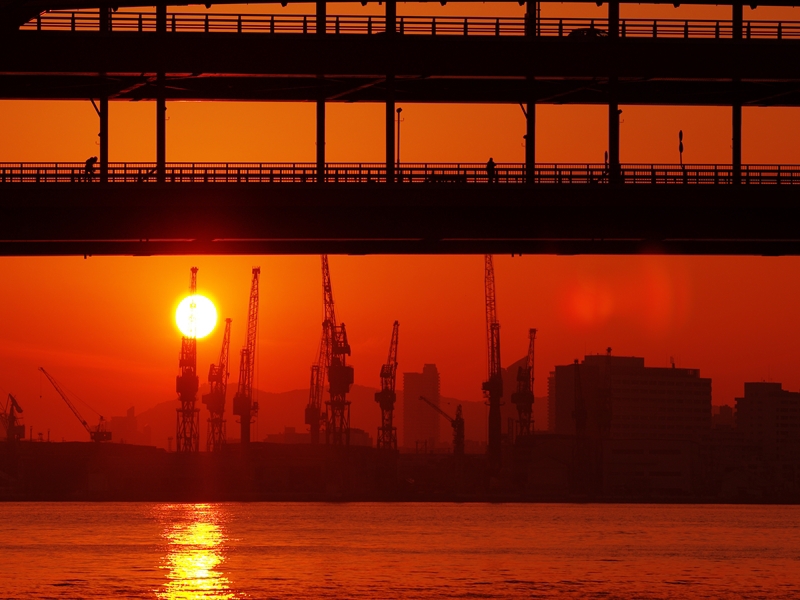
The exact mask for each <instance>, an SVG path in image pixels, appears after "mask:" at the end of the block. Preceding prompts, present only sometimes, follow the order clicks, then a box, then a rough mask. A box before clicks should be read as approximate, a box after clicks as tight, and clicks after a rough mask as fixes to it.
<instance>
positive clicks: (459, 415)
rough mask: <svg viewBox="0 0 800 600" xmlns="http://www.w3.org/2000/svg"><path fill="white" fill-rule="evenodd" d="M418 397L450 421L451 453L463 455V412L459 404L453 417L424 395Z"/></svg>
mask: <svg viewBox="0 0 800 600" xmlns="http://www.w3.org/2000/svg"><path fill="white" fill-rule="evenodd" d="M419 399H420V400H422V401H423V402H425V404H427V405H428V406H430V407H431V408H432V409H433V410H435V411H436V412H438V413H439V414H440V415H442V416H443V417H444V418H445V419H447V420H448V421H449V422H450V426H451V427H452V428H453V454H454V455H455V456H464V414H463V412H462V410H461V405H460V404H459V405H458V407H457V408H456V416H455V418H454V417H451V416H450V415H448V414H447V413H446V412H444V411H443V410H442V409H441V408H439V407H438V406H437V405H436V404H434V403H433V402H431V401H430V400H428V399H427V398H426V397H425V396H420V397H419Z"/></svg>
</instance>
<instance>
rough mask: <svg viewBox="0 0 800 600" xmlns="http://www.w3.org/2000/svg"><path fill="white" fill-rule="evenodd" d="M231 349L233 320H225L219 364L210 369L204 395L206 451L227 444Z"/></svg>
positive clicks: (211, 450)
mask: <svg viewBox="0 0 800 600" xmlns="http://www.w3.org/2000/svg"><path fill="white" fill-rule="evenodd" d="M230 347H231V320H230V319H225V333H223V335H222V350H221V351H220V353H219V360H218V361H217V364H215V365H214V364H212V365H211V366H210V367H209V369H208V385H209V388H210V390H209V392H208V394H205V395H203V404H205V405H206V406H207V407H208V412H209V417H208V437H207V438H206V450H208V451H209V452H217V451H219V450H221V449H222V446H223V445H224V444H225V435H226V432H225V396H226V395H227V393H228V377H229V376H230V372H229V363H228V356H229V354H230Z"/></svg>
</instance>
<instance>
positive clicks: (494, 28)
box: [21, 11, 800, 39]
mask: <svg viewBox="0 0 800 600" xmlns="http://www.w3.org/2000/svg"><path fill="white" fill-rule="evenodd" d="M109 25H110V27H111V30H112V31H123V32H124V31H129V32H130V31H138V32H145V31H151V32H152V31H155V30H156V15H155V13H154V12H130V11H118V12H116V13H113V14H112V15H111V17H110V23H109ZM397 27H398V30H399V33H401V34H408V35H462V36H463V35H483V36H491V35H494V36H521V35H524V34H525V19H524V18H523V17H432V16H402V17H398V20H397ZM533 27H534V30H535V33H536V35H541V36H548V37H568V36H575V37H589V38H593V37H604V36H605V35H606V33H607V29H608V21H607V19H555V18H547V19H540V20H539V21H538V22H537V23H535V24H534V25H533ZM99 28H100V18H99V15H98V13H97V12H96V11H51V12H46V13H42V14H41V15H39V16H38V17H36V18H35V19H32V20H31V21H29V22H27V23H26V24H25V25H23V26H22V27H21V29H23V30H38V31H97V30H99ZM167 31H171V32H176V31H177V32H205V33H209V32H222V33H226V32H227V33H282V34H315V33H317V27H316V18H315V17H314V15H286V14H272V15H263V14H220V13H215V14H202V13H180V12H173V13H169V14H168V15H167ZM385 32H386V20H385V18H384V17H382V16H367V15H363V16H362V15H328V16H327V19H326V33H331V34H367V35H369V34H381V33H385ZM620 35H621V36H622V37H655V38H731V37H733V24H732V22H731V21H725V20H723V21H714V20H703V19H687V20H680V19H622V20H621V21H620ZM742 35H743V37H745V38H747V39H784V38H785V39H800V22H798V21H745V22H744V25H743V31H742Z"/></svg>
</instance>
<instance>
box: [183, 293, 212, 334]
mask: <svg viewBox="0 0 800 600" xmlns="http://www.w3.org/2000/svg"><path fill="white" fill-rule="evenodd" d="M192 302H194V305H195V306H194V327H193V326H192V325H193V323H192ZM175 323H176V324H177V325H178V329H180V330H181V333H182V334H183V335H185V336H187V337H188V336H191V335H192V333H193V332H194V334H195V335H196V336H197V337H199V338H201V337H205V336H207V335H208V334H209V333H211V332H212V331H214V326H215V325H216V324H217V309H216V308H214V303H213V302H211V300H209V299H208V298H206V297H205V296H200V295H197V296H186V298H184V299H183V300H181V303H180V304H179V305H178V310H176V311H175Z"/></svg>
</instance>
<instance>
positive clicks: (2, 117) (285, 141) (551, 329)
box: [0, 3, 800, 439]
mask: <svg viewBox="0 0 800 600" xmlns="http://www.w3.org/2000/svg"><path fill="white" fill-rule="evenodd" d="M357 9H358V10H361V9H360V7H359V6H358V5H356V6H349V7H348V10H350V11H356V10H357ZM500 9H502V11H503V12H504V14H521V9H519V7H518V6H517V5H516V3H508V4H505V5H500V6H499V7H498V6H495V5H491V6H490V5H479V6H476V7H472V11H473V12H475V13H482V14H497V13H499V12H500ZM215 10H216V9H215ZM235 10H236V9H235V8H234V7H220V8H219V11H220V12H235ZM248 10H251V11H252V10H254V7H252V6H251V7H248ZM273 10H282V9H280V8H277V7H275V8H274V9H273ZM283 10H285V11H286V12H299V8H298V7H291V6H290V7H289V8H288V9H283ZM367 10H372V11H373V12H377V10H379V9H378V8H377V7H376V6H373V5H370V6H368V7H367ZM467 10H468V8H465V7H464V6H461V5H453V4H448V5H447V6H446V7H440V6H439V5H438V3H428V4H424V5H416V4H415V5H406V6H401V7H400V12H401V13H403V14H414V13H416V14H465V13H466V12H467ZM329 12H330V13H331V14H335V13H336V12H340V13H344V12H346V11H345V9H342V8H341V7H331V9H330V10H329ZM749 12H750V11H749V10H747V9H746V13H749ZM543 14H544V16H546V17H547V16H553V17H556V16H560V15H564V16H578V15H585V16H597V17H600V16H602V15H603V14H604V9H598V8H597V7H595V5H594V4H586V5H561V4H553V5H545V6H544V9H543ZM798 14H800V13H798V12H797V11H793V10H790V9H783V10H771V9H763V8H759V9H757V10H756V11H754V13H753V14H752V18H758V19H771V18H776V17H779V16H783V17H784V18H792V17H794V18H798ZM625 16H629V17H634V16H635V17H640V16H650V17H659V18H665V17H672V18H700V17H702V18H726V17H727V13H726V11H725V9H722V8H716V7H704V8H693V7H681V8H678V9H673V8H672V7H671V6H666V7H664V6H662V7H646V6H644V7H643V6H625V7H623V17H625ZM745 18H750V17H749V16H748V14H746V15H745ZM168 107H169V109H168V114H169V122H168V124H167V131H168V144H167V158H168V160H170V161H193V160H194V161H210V160H214V161H225V160H229V161H292V160H295V161H313V160H314V120H313V110H314V109H313V106H312V105H310V104H288V103H286V104H272V105H269V104H255V103H220V104H200V103H169V104H168ZM623 111H624V112H623V115H622V125H621V157H622V161H623V162H677V159H678V156H677V139H676V138H677V132H678V130H679V129H683V131H684V135H685V138H684V143H685V146H686V150H685V153H684V160H685V161H686V162H722V163H724V162H728V161H729V160H730V110H729V109H724V108H668V107H656V108H643V107H633V106H624V107H623ZM154 112H155V108H154V105H153V104H152V103H112V106H111V113H110V114H111V117H110V120H111V125H110V131H111V143H110V153H111V160H112V161H133V160H136V161H152V160H153V159H154V155H155V131H154V123H153V116H154ZM743 112H744V140H743V158H744V161H745V162H750V163H769V162H782V163H800V146H798V145H797V144H796V140H797V139H800V111H797V110H790V109H763V108H745V109H744V111H743ZM328 115H329V117H328V131H327V135H328V147H327V153H328V159H329V160H331V161H380V160H381V159H382V155H383V143H384V142H383V107H382V106H380V105H354V104H337V105H332V106H330V107H329V112H328ZM537 115H538V121H537V158H538V160H539V161H540V162H553V161H561V162H567V161H568V162H586V161H592V162H601V161H602V160H603V152H604V150H605V148H606V130H605V122H606V117H605V111H604V109H603V108H601V107H565V106H540V107H539V108H538V109H537ZM403 117H404V118H405V121H404V123H403V126H402V127H403V132H402V143H403V147H402V157H403V160H404V161H437V162H444V161H462V162H467V161H474V162H485V161H486V160H487V158H488V157H489V156H492V157H493V158H494V160H495V161H497V162H503V161H521V160H522V158H523V152H524V149H523V147H522V145H521V144H522V134H523V133H524V120H523V115H522V112H521V110H520V108H519V107H518V106H487V105H482V106H452V105H446V106H441V105H440V106H432V105H412V104H409V105H403ZM465 123H466V124H467V125H468V126H467V127H464V124H465ZM0 131H1V132H2V141H0V161H9V162H19V161H56V160H57V161H83V160H85V158H86V157H88V156H91V155H94V154H98V146H97V145H96V140H97V118H96V115H95V113H94V110H93V109H92V106H91V104H90V103H89V102H88V101H87V102H63V103H54V102H0ZM495 261H496V262H495V268H496V272H497V288H498V313H499V317H500V320H501V324H502V340H503V347H502V355H503V363H504V364H509V363H511V362H513V361H514V360H516V359H518V358H520V357H521V356H523V354H524V353H525V351H526V336H527V330H528V328H529V327H537V328H538V329H539V330H540V333H539V336H538V338H537V340H538V341H537V365H536V377H537V383H536V394H537V395H544V394H545V393H546V375H547V372H548V371H549V370H550V369H552V367H553V365H555V364H563V363H566V362H570V361H572V359H573V358H576V357H579V356H582V355H583V354H584V353H592V352H601V351H603V349H605V348H606V347H607V346H611V347H613V349H614V353H615V354H633V355H639V356H644V357H645V359H646V361H647V363H648V364H651V365H666V364H667V363H668V360H669V357H670V356H674V357H675V358H676V359H677V362H678V365H679V366H684V367H696V368H700V369H701V372H702V374H703V375H704V376H710V377H712V378H713V400H714V403H715V404H722V403H732V402H733V398H734V397H735V396H736V395H737V394H740V393H741V391H742V382H743V381H745V380H748V381H751V380H761V379H772V380H774V381H782V382H783V383H784V384H785V386H786V387H788V388H790V389H798V388H800V375H798V374H797V372H796V368H795V365H796V364H797V363H798V360H799V359H800V319H798V318H797V316H796V298H797V297H798V292H800V278H798V277H797V276H796V274H797V273H798V272H800V259H795V258H721V257H720V258H698V257H533V256H531V257H528V256H526V257H522V258H520V257H516V258H511V257H507V256H498V257H496V259H495ZM193 265H196V266H198V267H199V268H200V271H199V274H198V287H199V290H200V291H201V292H202V293H206V294H207V295H209V296H210V297H211V298H213V299H214V300H215V302H216V303H217V305H218V309H219V312H220V317H222V318H224V317H227V316H230V317H232V318H233V343H232V352H231V353H232V355H234V354H235V355H236V359H235V360H234V364H233V368H232V369H231V372H232V379H233V380H235V379H236V372H237V371H238V348H239V347H240V346H241V344H242V342H243V334H244V323H245V319H246V307H247V294H248V290H249V283H250V281H249V280H250V268H251V267H252V266H254V265H260V266H261V267H262V282H263V283H262V310H261V328H260V337H259V360H258V378H257V385H258V387H260V388H261V389H264V390H269V391H284V390H290V389H295V388H303V387H306V386H307V385H308V373H309V365H310V364H311V362H312V360H313V359H314V353H315V351H316V348H317V344H318V338H319V333H320V321H321V293H320V273H319V271H320V268H319V258H318V257H197V258H194V257H182V258H157V257H156V258H97V257H96V258H90V259H88V260H84V259H83V258H42V259H0V280H2V281H3V283H4V293H3V299H2V301H0V394H3V395H5V393H6V392H9V391H10V392H14V393H15V394H17V395H18V397H19V400H20V403H21V404H22V405H23V408H25V415H24V416H25V417H26V423H28V424H33V425H34V428H35V430H36V431H46V429H47V428H50V429H51V434H52V436H53V438H54V439H60V438H61V437H62V436H65V437H67V439H83V437H84V434H83V432H82V431H81V430H80V429H79V426H78V423H77V421H75V422H73V421H74V419H73V418H72V417H71V416H70V415H69V413H66V412H65V411H66V407H65V406H63V404H61V403H60V400H57V399H56V398H55V397H54V395H53V394H52V392H51V391H50V390H49V388H48V387H47V386H48V385H49V384H48V383H47V382H46V381H43V380H42V379H41V378H40V376H39V374H38V372H37V370H36V369H37V368H38V367H39V366H44V367H45V368H47V369H48V370H49V371H50V372H51V373H52V374H53V375H55V376H56V378H57V379H59V380H60V381H61V382H62V383H63V384H64V385H65V386H66V387H68V388H69V389H70V390H72V391H73V392H75V393H77V394H78V395H79V396H80V397H81V398H83V399H84V400H86V401H88V402H89V403H90V404H92V405H93V406H95V407H96V408H98V409H99V410H100V411H101V412H103V413H104V414H105V415H106V417H108V416H110V415H112V414H122V413H123V411H124V410H125V409H126V408H128V407H129V406H131V405H135V406H136V408H137V411H138V412H141V411H142V410H145V409H147V408H149V407H151V406H153V405H155V404H157V403H158V402H162V401H164V400H169V399H171V398H173V397H174V396H175V394H174V383H175V375H176V374H177V371H178V369H177V356H178V350H179V347H180V334H179V333H178V331H177V329H176V328H175V326H174V322H173V312H174V308H175V306H176V304H177V302H178V301H179V300H180V299H181V297H182V295H183V294H184V293H185V291H186V289H187V286H188V279H189V267H191V266H193ZM331 269H332V277H333V285H334V293H335V296H336V301H337V314H338V316H339V318H340V320H342V321H344V322H345V323H346V324H347V327H348V333H349V336H350V338H351V342H352V345H353V359H352V362H353V364H354V365H355V367H356V370H355V373H356V383H359V384H362V385H370V386H377V385H378V383H379V379H378V370H379V367H380V364H381V363H382V362H383V361H384V360H385V358H386V352H387V349H388V343H389V335H390V333H391V324H392V322H393V320H394V319H399V320H400V323H401V333H400V371H401V372H402V371H407V370H419V369H421V367H422V364H423V363H425V362H435V363H436V364H437V365H438V366H439V369H440V371H441V373H442V393H443V394H446V395H449V396H456V397H459V398H461V399H464V400H478V399H480V397H481V394H480V383H481V381H482V379H483V378H484V377H485V371H486V365H485V360H486V358H485V355H486V349H485V344H486V342H485V335H484V314H483V279H482V278H483V262H482V258H481V257H478V256H469V257H339V256H334V257H331ZM220 342H221V328H218V329H217V331H215V333H214V334H212V335H211V336H210V337H209V338H207V339H206V340H203V341H201V342H200V343H199V345H198V351H199V365H198V370H199V373H200V375H201V382H202V383H205V376H206V373H207V369H208V364H209V363H210V362H214V361H216V358H217V355H218V353H219V345H220ZM41 392H44V393H43V397H42V399H41V400H40V399H39V396H40V393H41ZM86 416H88V415H86ZM202 418H203V419H205V415H203V416H202ZM90 420H92V419H90ZM375 425H376V426H377V422H376V424H375ZM259 427H260V429H259V431H260V432H261V433H262V435H263V433H267V432H272V431H277V430H281V429H282V427H283V423H272V422H270V420H269V415H267V414H263V412H262V415H261V417H260V425H259Z"/></svg>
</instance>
